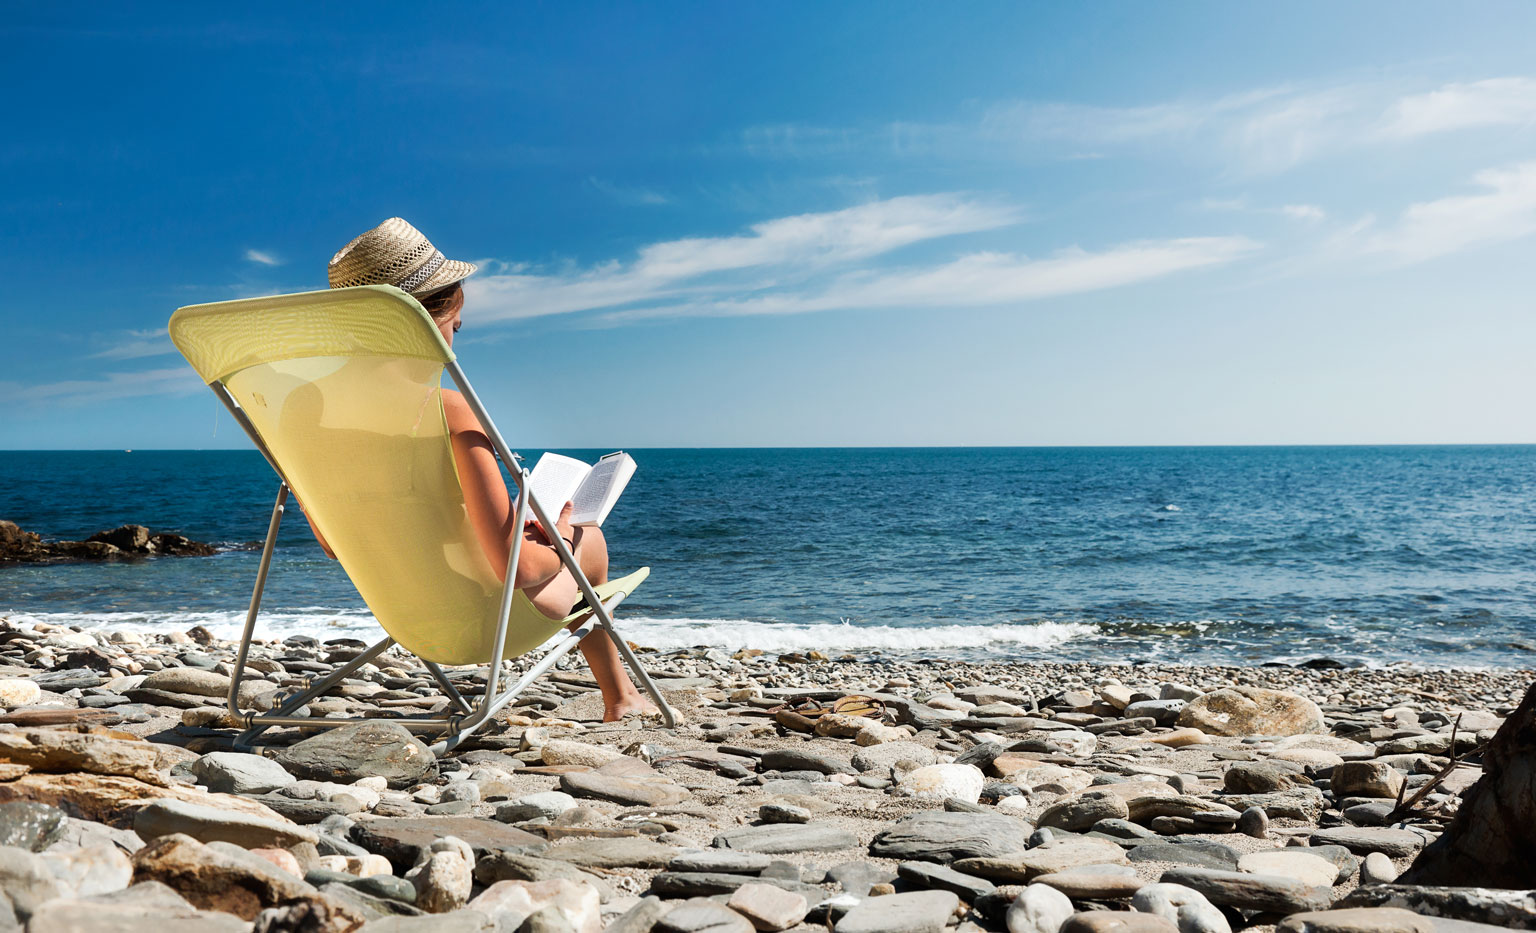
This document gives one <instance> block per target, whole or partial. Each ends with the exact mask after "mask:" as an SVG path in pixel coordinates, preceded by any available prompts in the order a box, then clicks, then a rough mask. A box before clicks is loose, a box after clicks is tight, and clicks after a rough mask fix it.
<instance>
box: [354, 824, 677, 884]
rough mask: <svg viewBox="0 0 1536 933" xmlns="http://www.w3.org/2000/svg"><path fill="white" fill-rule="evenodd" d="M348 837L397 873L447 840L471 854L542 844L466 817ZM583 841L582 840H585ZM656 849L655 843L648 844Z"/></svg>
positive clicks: (376, 827) (365, 830)
mask: <svg viewBox="0 0 1536 933" xmlns="http://www.w3.org/2000/svg"><path fill="white" fill-rule="evenodd" d="M350 834H351V836H352V841H353V842H355V843H357V844H358V845H360V846H362V847H363V848H364V849H366V850H367V851H369V852H373V853H376V854H378V855H382V856H384V857H385V858H387V859H389V861H390V863H391V864H393V865H394V866H395V868H396V869H397V870H399V871H405V870H406V869H409V868H411V867H413V866H414V865H415V864H416V860H417V857H418V856H419V855H420V853H421V852H422V850H424V849H430V848H431V847H432V843H434V842H436V841H438V840H439V839H442V838H444V837H446V836H453V837H455V838H458V839H462V840H463V841H464V842H465V843H466V844H467V845H468V846H469V847H470V848H471V849H472V850H473V851H474V852H476V853H477V854H478V853H485V852H493V851H496V850H498V849H516V848H520V847H523V846H530V847H535V848H539V847H543V846H544V845H546V843H545V841H544V840H543V839H541V838H540V837H538V836H535V835H533V834H532V833H526V832H523V831H522V830H520V829H517V828H515V827H512V826H506V825H503V824H501V823H496V822H493V821H491V820H482V819H477V818H475V817H467V816H422V817H401V818H393V817H391V818H380V819H368V820H359V821H358V822H357V823H355V824H354V825H353V826H352V828H351V830H350ZM584 841H585V840H584ZM602 841H603V842H614V843H618V842H627V841H628V840H623V839H604V840H602ZM651 844H652V845H655V843H651Z"/></svg>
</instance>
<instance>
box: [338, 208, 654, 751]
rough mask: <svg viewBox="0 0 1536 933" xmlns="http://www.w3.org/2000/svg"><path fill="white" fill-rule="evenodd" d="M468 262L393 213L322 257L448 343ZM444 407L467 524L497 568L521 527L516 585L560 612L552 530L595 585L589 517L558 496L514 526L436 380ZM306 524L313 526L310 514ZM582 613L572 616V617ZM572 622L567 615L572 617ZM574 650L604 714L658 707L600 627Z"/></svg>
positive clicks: (456, 405) (342, 282)
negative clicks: (422, 313)
mask: <svg viewBox="0 0 1536 933" xmlns="http://www.w3.org/2000/svg"><path fill="white" fill-rule="evenodd" d="M474 271H475V266H474V265H473V264H472V263H467V262H457V261H454V260H447V259H444V258H443V254H442V253H440V252H438V251H437V250H436V249H435V248H433V246H432V244H431V243H429V242H428V241H427V238H426V237H425V236H423V235H422V234H421V232H420V231H418V230H417V229H416V228H415V227H412V226H411V225H410V224H408V223H406V222H405V221H404V220H401V219H400V218H398V217H392V218H390V219H389V220H386V221H384V223H382V224H380V225H379V226H377V227H375V228H374V229H372V230H369V231H368V232H367V233H364V234H363V235H362V236H360V237H358V238H357V239H355V240H353V241H352V242H351V243H348V244H347V245H346V246H345V247H343V249H342V250H341V252H339V253H337V254H336V256H335V257H334V258H332V259H331V262H330V283H331V287H332V288H342V287H346V286H351V285H394V286H395V287H397V288H399V289H400V290H401V291H404V292H407V293H409V294H410V295H411V296H412V297H414V298H416V300H417V301H419V302H421V306H422V307H423V308H424V309H426V311H427V313H428V314H430V315H431V316H432V321H433V323H435V324H436V325H437V327H438V329H439V330H440V331H442V334H443V339H444V340H446V341H447V342H448V345H449V346H452V345H453V335H454V334H456V333H458V330H459V327H460V326H462V314H463V308H464V288H463V285H462V282H463V280H464V279H465V278H467V277H469V276H470V275H471V274H473V273H474ZM442 394H443V414H444V416H445V417H446V418H447V421H448V431H449V435H450V438H451V440H452V443H453V456H454V461H455V463H456V465H457V468H458V474H459V485H460V486H461V487H463V490H464V504H465V508H466V509H467V510H468V512H469V520H470V524H471V525H473V526H474V529H475V534H476V536H477V537H478V538H479V539H480V545H481V547H483V548H484V549H485V556H486V557H487V558H488V559H489V560H490V562H491V566H492V567H494V568H496V574H497V576H498V577H503V582H505V580H504V577H505V573H506V566H507V560H508V558H509V557H510V555H511V553H512V542H513V541H514V540H515V539H514V537H513V536H514V535H519V534H520V535H522V538H523V546H522V549H521V550H520V551H519V553H518V561H517V570H516V586H517V588H518V589H520V590H522V591H523V593H524V594H526V595H527V597H528V598H529V600H530V601H532V603H533V605H534V606H535V607H536V608H537V609H538V610H539V611H540V612H542V613H543V614H544V615H545V616H547V617H548V618H550V619H563V618H565V617H566V616H568V615H570V614H571V611H572V609H573V608H574V607H575V606H576V603H577V598H578V597H579V596H580V590H579V589H578V588H577V586H576V578H575V577H573V576H572V575H571V572H570V570H568V569H567V568H566V567H565V565H564V563H562V562H561V560H560V555H559V554H558V553H557V552H556V550H555V547H554V543H553V540H552V538H551V535H558V536H559V537H561V538H563V539H565V543H566V545H567V546H568V547H569V548H570V549H571V553H572V554H574V555H575V557H576V562H577V563H578V564H579V565H580V566H581V569H582V572H583V573H585V574H586V575H587V579H588V580H590V581H591V582H592V583H593V584H594V585H596V584H599V583H605V582H607V580H608V542H607V540H606V539H605V538H604V537H603V532H602V529H601V528H599V527H597V526H596V525H590V526H586V525H584V526H572V524H571V508H572V505H571V503H569V502H567V503H565V505H564V507H563V508H561V510H560V518H559V520H558V521H557V522H556V523H555V528H554V530H553V531H548V530H546V529H544V528H543V527H541V526H540V525H539V524H538V522H535V521H529V522H528V523H527V524H526V525H525V526H524V527H522V528H514V527H512V525H513V520H514V518H515V515H514V511H513V506H512V500H511V497H510V496H509V495H508V493H507V487H506V485H505V484H504V483H503V481H502V478H501V467H500V465H499V464H498V462H497V460H496V453H495V451H494V450H493V449H492V447H491V442H490V438H488V437H487V436H486V434H485V431H484V430H483V429H482V428H481V426H480V421H479V419H477V418H476V417H475V415H474V413H473V412H472V411H470V408H469V405H468V403H467V402H465V401H464V397H463V396H462V395H460V394H459V393H458V392H455V391H453V390H451V389H444V390H443V393H442ZM310 527H311V529H312V530H313V529H314V526H313V524H311V526H310ZM315 537H316V539H318V540H319V542H320V546H321V547H322V548H324V549H325V552H326V555H327V556H334V555H332V554H331V549H330V547H329V546H328V545H327V544H326V543H325V539H324V538H323V537H321V535H320V533H319V531H315ZM580 621H581V620H578V624H579V622H580ZM571 627H572V628H574V627H575V624H573V625H572V626H571ZM581 652H582V654H583V655H585V656H586V659H587V663H588V664H589V665H590V666H591V668H592V676H593V677H594V678H596V680H597V684H598V686H599V687H600V688H602V692H603V721H604V722H613V721H614V720H618V719H623V718H624V717H625V716H627V715H630V714H634V713H655V712H658V710H657V709H656V705H655V704H654V703H652V702H651V701H650V700H649V699H648V698H646V697H645V696H643V695H642V694H641V693H640V691H639V690H637V689H636V688H635V685H634V683H633V682H632V681H631V680H630V679H629V674H628V672H627V671H625V669H624V665H623V661H622V660H621V658H620V657H619V652H618V649H617V648H615V647H614V645H613V642H612V641H611V640H610V639H609V637H608V633H607V632H605V631H603V630H602V629H601V628H599V629H595V630H594V631H593V632H592V634H590V635H588V636H587V637H586V638H584V639H582V641H581Z"/></svg>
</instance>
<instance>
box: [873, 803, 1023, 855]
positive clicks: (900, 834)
mask: <svg viewBox="0 0 1536 933" xmlns="http://www.w3.org/2000/svg"><path fill="white" fill-rule="evenodd" d="M1033 831H1034V828H1033V827H1032V826H1030V825H1029V824H1028V823H1025V822H1024V821H1022V820H1018V819H1015V818H1013V817H1011V816H1006V815H1003V814H998V813H949V812H945V811H937V810H931V811H924V812H922V813H914V814H912V815H910V816H906V817H903V818H902V819H900V820H897V821H896V822H895V823H893V824H891V825H890V826H889V827H888V828H886V829H885V830H883V831H881V832H880V833H879V834H878V835H876V836H875V839H874V841H873V842H871V843H870V846H869V854H870V855H873V856H877V857H880V858H890V859H898V860H908V859H911V860H920V861H927V862H952V861H954V860H955V859H960V858H973V857H990V856H1001V855H1005V854H1008V853H1012V852H1017V851H1019V850H1022V849H1023V848H1024V843H1025V840H1027V839H1028V838H1029V834H1030V833H1031V832H1033Z"/></svg>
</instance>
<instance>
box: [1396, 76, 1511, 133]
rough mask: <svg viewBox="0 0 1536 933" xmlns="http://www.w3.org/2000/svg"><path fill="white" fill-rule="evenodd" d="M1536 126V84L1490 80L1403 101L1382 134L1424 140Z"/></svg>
mask: <svg viewBox="0 0 1536 933" xmlns="http://www.w3.org/2000/svg"><path fill="white" fill-rule="evenodd" d="M1533 123H1536V80H1532V79H1531V78H1489V79H1487V80H1484V81H1473V82H1471V83H1468V84H1447V85H1445V86H1444V87H1441V88H1439V89H1438V90H1434V91H1430V92H1429V93H1427V94H1411V95H1408V96H1406V97H1403V98H1401V99H1399V100H1398V101H1397V102H1396V103H1395V104H1393V105H1392V107H1391V108H1390V109H1389V110H1388V111H1387V114H1386V116H1385V118H1384V121H1383V126H1382V128H1381V133H1382V135H1383V136H1387V137H1398V138H1405V137H1412V136H1424V135H1427V134H1430V133H1444V132H1447V131H1450V130H1461V129H1471V128H1474V127H1482V126H1530V125H1531V124H1533Z"/></svg>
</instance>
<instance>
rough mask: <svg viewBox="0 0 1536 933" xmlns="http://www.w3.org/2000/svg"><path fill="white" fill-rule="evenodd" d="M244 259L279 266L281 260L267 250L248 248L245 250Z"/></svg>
mask: <svg viewBox="0 0 1536 933" xmlns="http://www.w3.org/2000/svg"><path fill="white" fill-rule="evenodd" d="M245 261H246V262H254V263H256V264H257V265H262V266H280V265H282V264H283V261H282V260H281V259H279V258H277V256H276V255H275V254H273V253H271V252H269V251H267V250H260V249H248V250H246V251H245Z"/></svg>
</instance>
